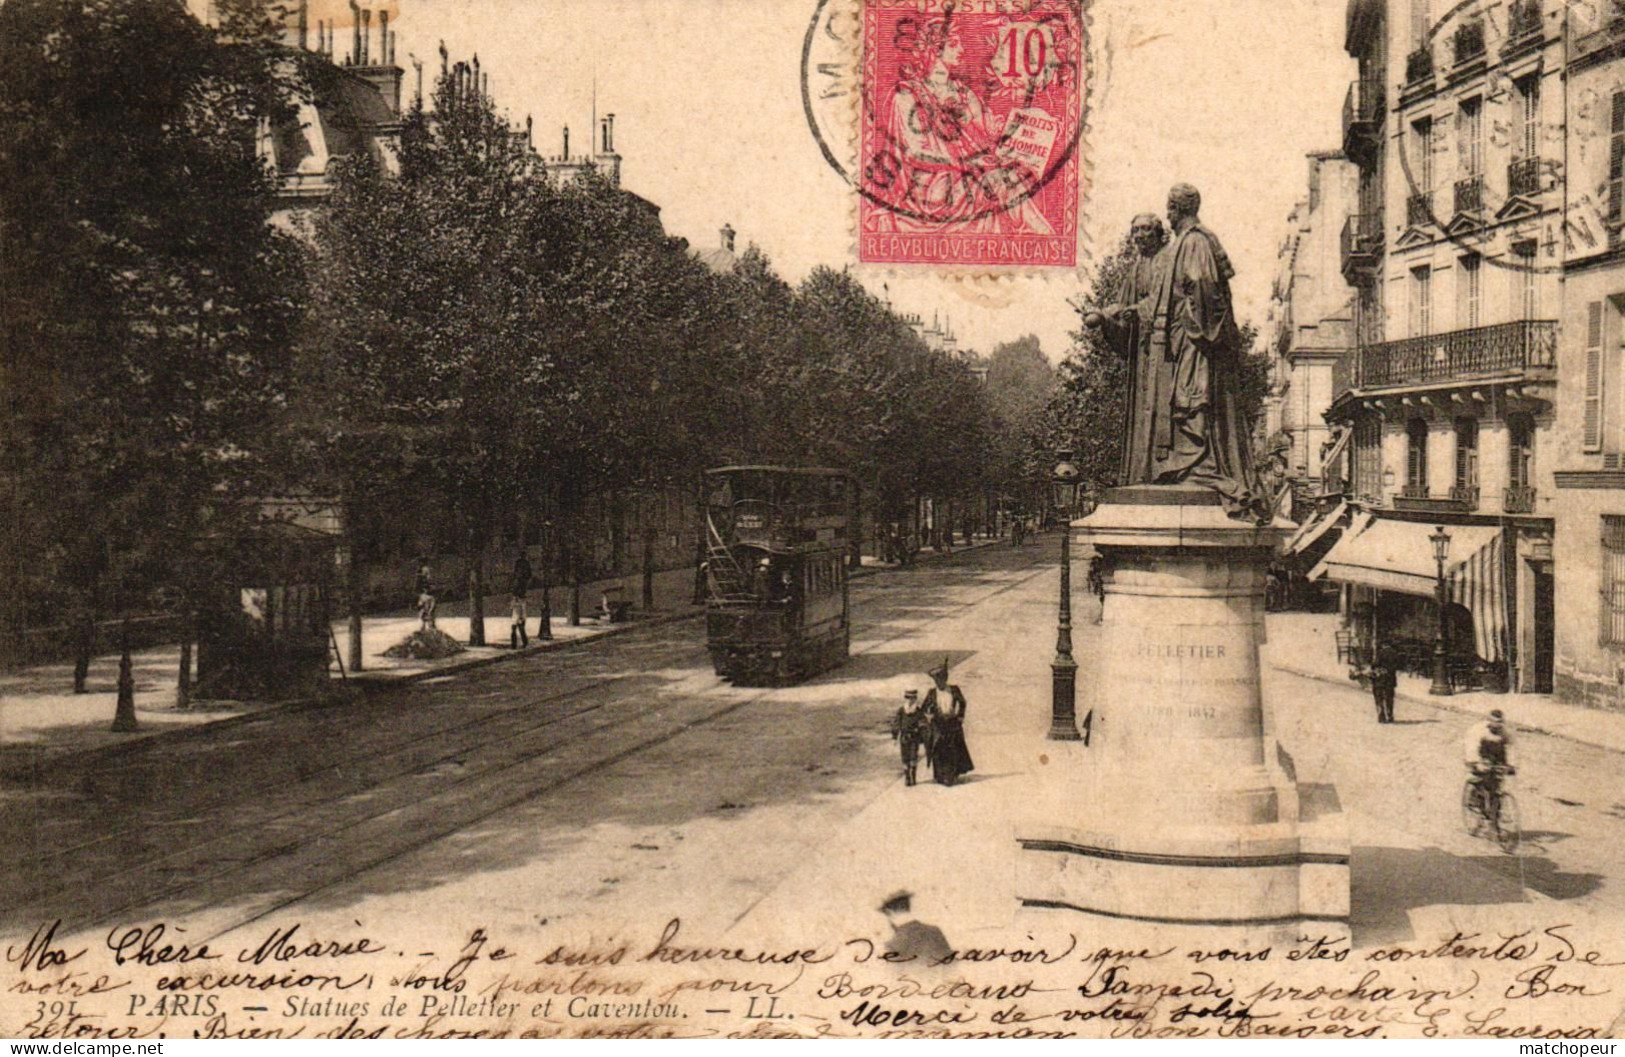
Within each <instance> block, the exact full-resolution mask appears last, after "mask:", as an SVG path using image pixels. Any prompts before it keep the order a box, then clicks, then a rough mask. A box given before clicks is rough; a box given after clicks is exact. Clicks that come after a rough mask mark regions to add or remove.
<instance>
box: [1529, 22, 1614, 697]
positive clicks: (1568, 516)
mask: <svg viewBox="0 0 1625 1057" xmlns="http://www.w3.org/2000/svg"><path fill="white" fill-rule="evenodd" d="M1593 12H1600V15H1599V14H1596V13H1593ZM1587 16H1589V17H1590V18H1591V19H1592V21H1589V22H1588V20H1587ZM1569 33H1570V41H1569V48H1568V66H1567V69H1566V71H1565V73H1566V76H1567V78H1568V99H1569V106H1568V113H1567V115H1566V118H1567V121H1568V137H1567V144H1566V146H1567V164H1568V171H1567V173H1566V175H1567V178H1568V195H1567V196H1566V205H1567V210H1566V213H1565V215H1564V218H1563V223H1562V225H1561V236H1560V237H1561V244H1562V251H1563V258H1564V259H1563V263H1562V279H1563V309H1562V320H1563V335H1564V340H1563V341H1561V342H1559V344H1558V353H1557V355H1558V400H1557V403H1558V416H1557V443H1556V452H1557V458H1556V462H1557V466H1556V473H1555V475H1554V476H1555V483H1556V486H1557V490H1558V503H1557V531H1556V535H1555V538H1554V541H1553V548H1552V552H1553V553H1552V557H1553V559H1554V560H1553V565H1554V567H1555V569H1556V599H1555V601H1557V602H1560V603H1561V605H1557V606H1555V607H1554V608H1555V610H1556V614H1557V643H1556V648H1557V658H1556V691H1557V694H1558V696H1559V697H1561V698H1564V699H1566V700H1573V701H1579V702H1584V703H1587V704H1591V705H1596V706H1600V707H1608V708H1625V238H1622V235H1621V232H1622V231H1625V18H1622V17H1621V14H1620V8H1619V7H1618V5H1609V4H1604V5H1598V6H1597V7H1596V8H1593V9H1591V10H1589V11H1587V12H1581V11H1579V10H1578V9H1576V10H1575V11H1573V12H1571V14H1570V16H1569ZM1537 501H1538V500H1537ZM1549 604H1550V603H1549Z"/></svg>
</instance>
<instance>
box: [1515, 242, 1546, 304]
mask: <svg viewBox="0 0 1625 1057" xmlns="http://www.w3.org/2000/svg"><path fill="white" fill-rule="evenodd" d="M1512 303H1513V305H1514V306H1516V308H1517V310H1518V318H1519V319H1539V318H1540V287H1539V286H1538V285H1537V284H1536V282H1535V244H1534V243H1533V242H1519V243H1515V244H1514V245H1513V247H1512Z"/></svg>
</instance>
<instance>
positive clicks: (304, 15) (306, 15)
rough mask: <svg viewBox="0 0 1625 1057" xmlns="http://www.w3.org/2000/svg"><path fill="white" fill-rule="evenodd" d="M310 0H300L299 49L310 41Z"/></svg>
mask: <svg viewBox="0 0 1625 1057" xmlns="http://www.w3.org/2000/svg"><path fill="white" fill-rule="evenodd" d="M309 33H310V0H299V50H300V51H304V50H306V46H307V45H308V44H309V43H310V35H309Z"/></svg>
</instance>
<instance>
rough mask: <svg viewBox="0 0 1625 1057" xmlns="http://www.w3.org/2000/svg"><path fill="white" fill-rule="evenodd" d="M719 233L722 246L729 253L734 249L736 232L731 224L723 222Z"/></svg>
mask: <svg viewBox="0 0 1625 1057" xmlns="http://www.w3.org/2000/svg"><path fill="white" fill-rule="evenodd" d="M721 234H722V248H723V249H725V250H727V251H728V252H729V253H732V252H733V251H734V235H735V234H736V232H735V231H734V229H733V225H732V224H724V225H722V233H721Z"/></svg>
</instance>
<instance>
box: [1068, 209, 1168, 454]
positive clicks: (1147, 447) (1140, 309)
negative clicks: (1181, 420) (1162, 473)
mask: <svg viewBox="0 0 1625 1057" xmlns="http://www.w3.org/2000/svg"><path fill="white" fill-rule="evenodd" d="M1129 240H1130V241H1131V242H1132V243H1133V244H1134V248H1135V249H1136V250H1137V251H1138V252H1139V256H1137V257H1136V258H1135V259H1134V261H1133V262H1132V263H1131V264H1130V265H1129V268H1128V271H1127V272H1126V273H1125V274H1124V276H1123V285H1122V288H1121V289H1120V290H1119V292H1118V295H1117V303H1116V304H1114V305H1111V306H1110V307H1108V308H1107V309H1106V310H1105V311H1103V312H1090V313H1089V314H1087V315H1086V316H1085V317H1084V322H1085V323H1086V324H1087V325H1089V326H1091V327H1100V328H1102V329H1103V330H1104V331H1105V335H1106V340H1107V341H1108V342H1110V343H1111V345H1112V347H1113V348H1115V349H1116V350H1117V351H1118V352H1119V353H1121V354H1122V356H1123V358H1124V359H1125V360H1127V361H1128V385H1127V386H1126V388H1125V391H1124V394H1123V403H1124V408H1123V410H1124V414H1123V423H1124V427H1125V429H1126V431H1127V434H1126V439H1125V441H1124V443H1123V460H1122V464H1121V466H1120V467H1119V469H1118V474H1117V481H1118V483H1119V484H1149V483H1151V482H1152V481H1154V480H1156V470H1155V467H1154V466H1153V465H1152V462H1151V422H1152V419H1153V417H1154V415H1155V408H1156V407H1157V406H1158V405H1159V403H1160V404H1166V403H1167V400H1168V394H1169V392H1170V391H1171V390H1172V388H1173V371H1172V369H1171V367H1170V365H1168V364H1165V363H1153V362H1152V361H1151V357H1150V352H1149V350H1150V345H1151V329H1150V327H1148V326H1141V324H1140V319H1141V317H1142V316H1143V317H1144V318H1145V319H1146V320H1148V321H1149V320H1150V318H1151V307H1152V304H1153V300H1152V299H1153V298H1154V296H1155V294H1156V290H1157V285H1158V284H1157V276H1156V272H1157V268H1158V266H1159V265H1165V264H1166V263H1167V257H1166V256H1162V255H1161V251H1162V249H1163V247H1164V246H1166V245H1167V244H1168V235H1167V232H1165V231H1164V230H1163V227H1162V220H1161V218H1159V217H1158V216H1157V215H1156V214H1155V213H1141V214H1140V215H1139V216H1137V217H1135V218H1134V221H1133V223H1132V224H1131V225H1130V226H1129ZM1159 394H1161V395H1160V396H1159Z"/></svg>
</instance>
